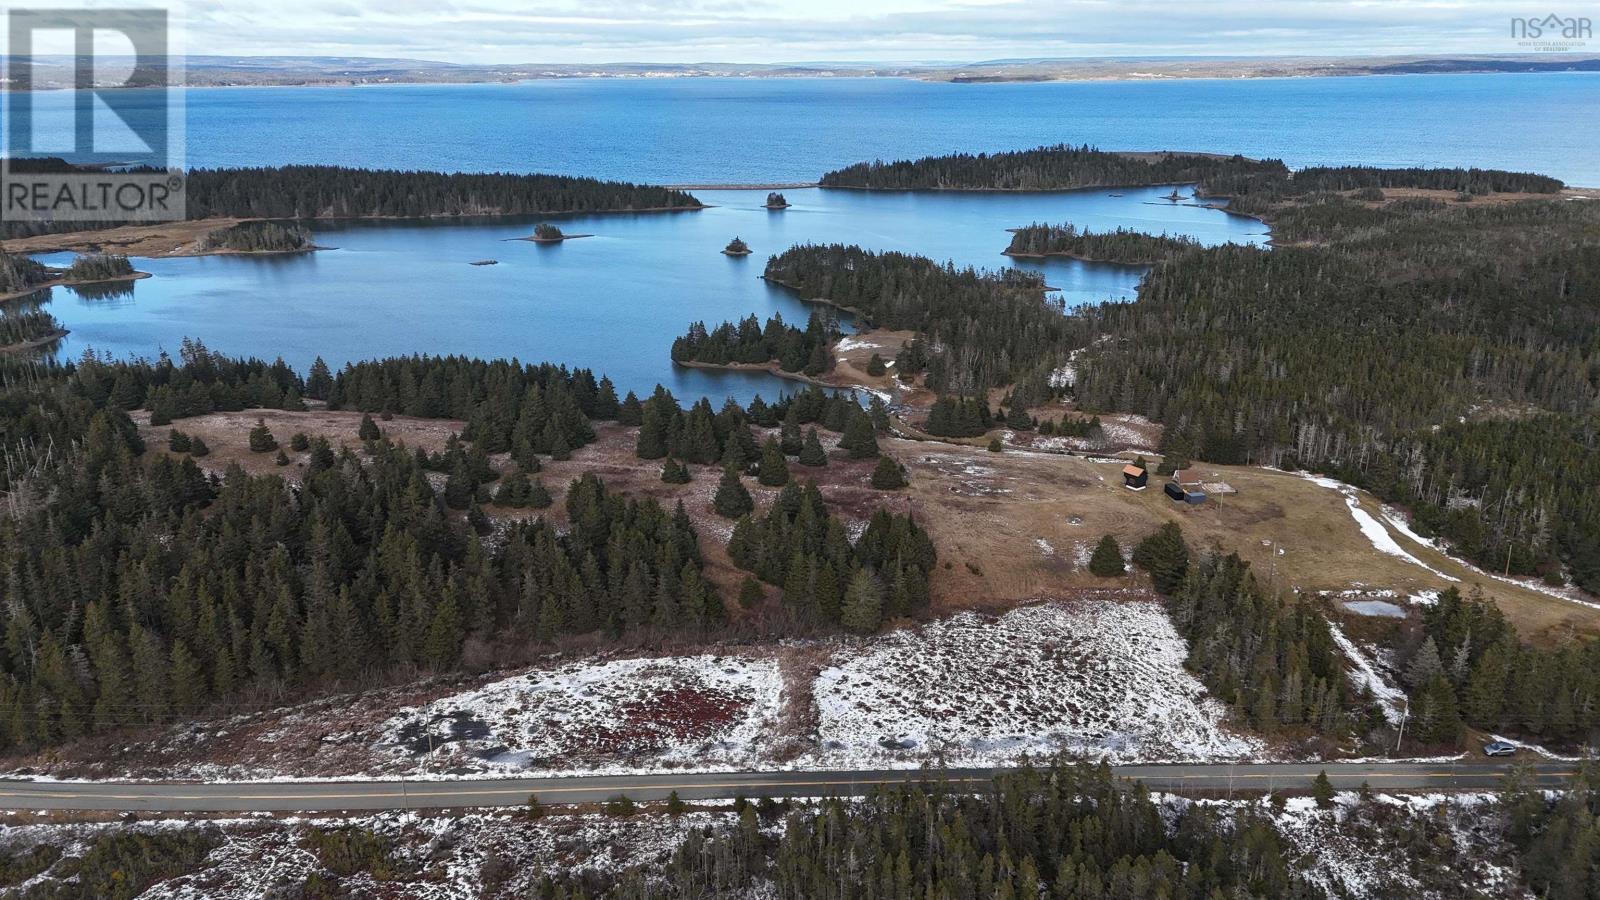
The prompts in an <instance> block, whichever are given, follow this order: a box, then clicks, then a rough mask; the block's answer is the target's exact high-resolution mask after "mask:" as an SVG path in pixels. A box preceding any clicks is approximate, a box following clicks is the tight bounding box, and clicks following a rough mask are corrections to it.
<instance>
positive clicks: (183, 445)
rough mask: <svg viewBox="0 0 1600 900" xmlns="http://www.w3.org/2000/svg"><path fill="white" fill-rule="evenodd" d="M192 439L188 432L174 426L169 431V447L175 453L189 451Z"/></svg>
mask: <svg viewBox="0 0 1600 900" xmlns="http://www.w3.org/2000/svg"><path fill="white" fill-rule="evenodd" d="M189 448H190V440H189V436H188V435H187V434H184V433H183V432H181V431H179V430H178V429H176V428H174V429H172V430H171V431H168V432H167V449H168V450H171V451H172V452H173V453H188V452H189Z"/></svg>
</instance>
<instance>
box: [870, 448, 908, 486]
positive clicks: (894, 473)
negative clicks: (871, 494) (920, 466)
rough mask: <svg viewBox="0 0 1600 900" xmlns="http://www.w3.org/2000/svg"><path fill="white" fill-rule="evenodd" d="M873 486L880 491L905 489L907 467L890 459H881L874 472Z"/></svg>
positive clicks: (885, 457)
mask: <svg viewBox="0 0 1600 900" xmlns="http://www.w3.org/2000/svg"><path fill="white" fill-rule="evenodd" d="M872 486H873V487H875V488H877V489H878V490H880V491H894V490H899V489H900V488H903V487H905V486H906V473H905V467H904V466H902V465H900V464H899V463H897V462H895V461H894V460H893V459H892V458H890V457H887V456H882V457H879V458H878V465H877V466H876V467H874V468H873V470H872Z"/></svg>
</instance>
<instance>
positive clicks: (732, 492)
mask: <svg viewBox="0 0 1600 900" xmlns="http://www.w3.org/2000/svg"><path fill="white" fill-rule="evenodd" d="M711 506H712V508H713V509H715V510H716V511H717V515H719V516H722V517H723V518H724V519H737V518H739V517H740V516H743V515H747V514H749V513H750V512H751V511H752V510H754V509H755V508H756V503H755V500H754V499H752V498H751V497H750V491H748V490H746V489H745V486H744V482H742V481H740V480H739V473H738V471H737V470H735V469H734V468H733V467H732V466H729V467H728V468H725V469H723V470H722V480H721V481H720V482H718V483H717V493H716V495H715V496H713V497H712V498H711Z"/></svg>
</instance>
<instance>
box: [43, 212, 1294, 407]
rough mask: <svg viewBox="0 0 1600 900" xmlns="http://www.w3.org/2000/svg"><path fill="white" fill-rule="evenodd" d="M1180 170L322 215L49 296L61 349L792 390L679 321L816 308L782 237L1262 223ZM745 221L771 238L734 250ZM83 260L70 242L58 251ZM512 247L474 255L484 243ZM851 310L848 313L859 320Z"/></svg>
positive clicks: (912, 245) (700, 389)
mask: <svg viewBox="0 0 1600 900" xmlns="http://www.w3.org/2000/svg"><path fill="white" fill-rule="evenodd" d="M1166 193H1167V190H1166V189H1163V188H1148V189H1143V190H1132V189H1130V190H1118V191H1076V192H1070V193H1054V194H980V195H970V194H875V193H861V192H856V191H825V190H821V189H818V188H808V189H799V190H789V191H786V192H785V194H786V196H787V197H788V199H789V202H790V203H792V204H793V205H792V206H791V207H790V208H789V209H787V210H784V211H781V212H771V211H768V210H766V209H763V208H762V203H763V202H764V201H765V199H766V192H765V191H748V190H746V191H698V192H696V194H697V196H699V197H700V198H701V199H702V200H703V201H704V202H706V203H708V204H712V206H711V208H709V209H704V210H700V211H696V212H679V213H641V214H635V215H594V216H577V217H569V218H564V219H561V220H560V223H561V227H562V228H563V230H565V231H566V232H567V233H568V234H592V235H593V236H592V237H584V238H575V239H572V240H569V241H566V242H565V243H562V244H556V245H544V244H533V243H530V242H527V241H521V240H516V238H519V237H523V236H526V235H528V234H529V233H530V232H531V231H532V228H533V224H534V221H535V220H532V219H522V220H486V221H476V222H471V223H454V222H452V223H440V222H404V223H393V222H385V223H349V224H345V225H342V226H332V227H319V228H318V229H317V230H316V232H315V239H316V241H317V243H318V244H320V245H323V246H326V247H329V248H331V249H328V250H320V251H317V252H315V253H305V254H296V255H292V256H265V257H244V256H206V257H192V258H176V259H141V260H136V265H137V267H138V268H139V269H140V270H141V271H145V272H149V273H151V275H152V277H150V278H147V279H143V280H141V281H136V282H132V283H131V284H124V285H119V286H117V288H116V289H113V290H109V291H108V290H104V289H89V290H82V291H80V290H75V289H72V288H55V289H53V290H52V291H51V293H50V299H49V300H48V302H47V303H46V308H48V309H49V310H50V311H51V312H52V313H53V314H54V315H55V316H56V317H57V318H58V319H60V320H61V321H62V323H63V324H64V325H65V326H66V327H67V328H68V329H69V330H70V332H71V334H69V335H68V337H67V338H66V339H65V340H64V341H62V342H61V344H60V345H59V348H58V349H57V353H58V355H59V356H61V357H63V358H76V357H78V356H80V355H81V354H82V353H83V352H84V351H85V350H93V351H95V352H96V353H110V354H111V355H113V356H116V357H124V356H146V357H153V356H154V355H155V354H156V353H158V352H161V351H166V352H168V353H170V354H173V355H176V353H177V351H178V347H179V345H180V343H181V341H182V339H183V338H184V337H186V336H189V337H198V338H200V339H201V340H203V341H205V343H206V344H207V345H208V346H210V347H212V348H213V349H217V350H221V351H224V352H226V353H229V354H233V355H255V356H261V357H264V358H268V359H271V358H273V357H276V356H280V355H281V356H282V357H283V358H284V359H285V360H287V361H288V362H289V363H290V364H292V365H294V366H296V367H297V368H299V369H301V370H302V371H303V370H304V368H305V367H306V366H308V365H310V363H311V361H312V360H313V359H315V358H316V357H317V356H319V355H320V356H322V357H323V358H324V359H325V360H327V362H328V363H329V364H331V365H334V366H338V365H340V364H342V363H344V362H346V361H352V360H358V359H367V358H373V357H381V356H392V355H399V354H410V353H461V354H467V355H472V356H480V357H486V358H487V357H499V356H506V357H511V356H515V357H518V358H520V359H522V360H525V361H530V362H531V361H543V360H548V361H551V362H558V363H566V364H569V365H574V366H586V367H589V368H593V369H595V370H596V371H599V372H604V373H606V374H609V375H610V376H611V378H612V379H613V380H614V381H616V383H617V385H618V388H619V389H620V390H634V391H637V392H639V393H640V394H641V395H643V394H645V393H646V392H648V391H649V390H651V389H652V388H653V387H654V386H655V385H656V384H657V383H658V382H659V383H662V384H665V385H667V386H668V387H670V388H671V389H672V390H673V391H674V393H676V394H677V395H678V396H679V397H683V398H695V397H699V396H702V395H706V396H711V397H713V398H716V399H719V400H720V398H722V397H724V396H734V397H737V398H739V399H740V400H741V401H748V400H749V398H750V397H751V396H753V395H754V394H755V393H758V392H761V393H764V394H765V395H766V396H767V397H768V398H772V397H774V396H776V394H777V392H778V390H779V389H780V388H782V387H783V386H784V385H785V384H787V383H784V382H778V381H777V380H776V379H774V378H772V377H771V376H767V375H764V374H749V373H722V372H711V371H705V370H700V369H684V368H680V367H676V366H674V365H673V364H672V361H671V359H670V357H669V351H670V349H671V346H672V340H673V338H674V337H676V336H677V335H679V334H682V333H683V332H684V331H685V330H687V328H688V325H689V323H690V322H693V321H695V320H703V321H706V322H707V323H709V324H712V325H714V324H716V323H717V322H720V321H722V320H724V319H737V318H742V317H744V316H746V315H749V314H751V313H755V314H757V315H759V316H761V317H762V318H763V319H764V318H765V317H767V316H769V315H772V314H773V313H781V314H782V315H783V316H784V318H785V319H787V320H789V321H791V322H794V323H796V324H803V323H804V322H805V320H806V317H807V316H808V315H809V313H810V307H808V306H807V305H806V304H805V303H803V302H802V301H801V299H800V298H798V297H796V296H794V295H793V293H792V292H790V291H789V290H787V289H785V288H782V287H777V286H770V285H768V284H767V283H766V282H765V281H763V280H761V279H760V278H759V277H758V276H759V275H760V274H761V271H762V269H763V266H764V264H765V261H766V259H767V257H768V256H769V255H771V254H774V253H778V252H781V251H783V250H785V249H787V248H789V247H791V246H794V245H796V244H803V243H831V242H842V243H852V244H859V245H861V246H864V247H868V248H871V249H877V250H901V251H907V252H914V253H921V254H924V255H927V256H930V257H932V258H934V259H938V260H941V261H943V260H950V261H953V262H955V263H957V264H958V265H963V266H966V265H971V266H977V267H980V268H996V267H999V266H1003V265H1006V264H1008V263H1009V262H1010V260H1009V258H1007V257H1005V256H1003V255H1001V251H1002V250H1004V249H1005V247H1006V245H1007V243H1008V242H1009V241H1010V235H1009V234H1007V233H1006V229H1007V228H1013V227H1016V226H1019V225H1026V224H1028V223H1030V222H1034V221H1050V222H1060V221H1071V222H1076V223H1079V224H1080V225H1082V226H1084V227H1088V228H1092V229H1096V230H1103V229H1110V228H1114V227H1117V226H1123V227H1130V228H1138V229H1140V230H1144V231H1152V232H1158V233H1159V232H1167V233H1172V234H1186V235H1190V236H1192V237H1195V238H1197V239H1199V240H1201V241H1204V242H1205V243H1208V244H1215V243H1220V242H1224V241H1232V242H1236V243H1259V242H1261V241H1263V240H1264V239H1265V238H1266V231H1265V228H1264V226H1263V225H1262V224H1261V223H1260V222H1258V221H1256V220H1254V219H1248V218H1244V217H1242V216H1235V215H1230V214H1227V213H1224V212H1222V211H1219V210H1216V209H1210V208H1206V207H1202V206H1198V205H1193V204H1190V203H1176V204H1175V203H1172V202H1169V201H1168V200H1166V199H1164V198H1163V195H1164V194H1166ZM735 236H738V237H742V238H744V240H745V241H746V242H748V243H749V244H750V245H751V247H752V249H753V250H754V251H755V253H754V254H753V255H751V256H748V257H742V258H732V257H727V256H724V255H723V254H722V252H721V250H722V248H723V247H724V246H725V245H726V244H727V243H728V241H729V240H730V239H731V238H733V237H735ZM41 259H43V260H44V261H46V262H48V263H51V264H64V263H66V262H68V261H70V259H71V254H54V255H48V256H44V257H41ZM489 259H493V260H497V263H496V264H495V265H483V266H480V265H472V263H474V262H478V261H483V260H489ZM1025 265H1027V266H1028V267H1030V268H1035V269H1039V270H1041V271H1043V272H1044V273H1045V276H1046V280H1047V282H1048V283H1049V284H1050V285H1051V287H1053V288H1055V289H1056V291H1055V292H1053V293H1054V296H1057V297H1059V298H1061V299H1062V300H1063V301H1065V302H1066V303H1067V304H1069V305H1077V304H1080V303H1099V302H1103V301H1105V300H1109V299H1132V298H1133V296H1134V291H1135V289H1136V287H1137V285H1138V281H1139V278H1140V277H1141V276H1142V274H1143V270H1142V269H1140V268H1137V267H1129V266H1117V265H1105V264H1091V263H1083V262H1078V261H1075V260H1065V259H1052V260H1046V261H1043V262H1029V263H1025ZM846 324H847V325H848V322H846Z"/></svg>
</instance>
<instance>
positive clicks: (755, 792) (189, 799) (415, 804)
mask: <svg viewBox="0 0 1600 900" xmlns="http://www.w3.org/2000/svg"><path fill="white" fill-rule="evenodd" d="M1509 768H1510V767H1509V765H1507V764H1504V763H1489V762H1478V761H1474V762H1463V763H1456V764H1451V763H1385V762H1377V763H1328V764H1319V763H1312V764H1290V763H1255V764H1244V765H1237V766H1230V765H1152V766H1118V767H1116V768H1115V770H1114V771H1115V772H1116V774H1117V775H1119V776H1121V777H1125V778H1130V779H1137V780H1139V781H1142V782H1144V783H1145V784H1146V785H1149V786H1150V788H1151V789H1152V790H1161V791H1173V792H1179V793H1190V794H1226V793H1228V792H1230V791H1242V792H1250V791H1269V790H1275V789H1279V788H1284V789H1291V790H1293V789H1302V790H1303V789H1305V788H1308V787H1309V786H1310V785H1311V781H1312V779H1314V778H1316V776H1317V773H1318V772H1320V771H1323V770H1327V773H1328V777H1329V779H1331V780H1332V781H1333V784H1334V786H1335V787H1337V788H1341V789H1355V788H1358V787H1360V786H1361V784H1362V783H1363V782H1365V783H1368V784H1370V785H1372V787H1373V789H1374V790H1381V791H1413V792H1415V791H1466V790H1493V789H1495V788H1497V787H1498V786H1499V785H1500V783H1501V779H1502V778H1503V777H1504V776H1505V773H1506V771H1507V770H1508V769H1509ZM1575 768H1576V766H1575V764H1572V763H1561V762H1539V763H1533V764H1532V766H1531V773H1532V775H1533V777H1534V779H1535V781H1536V783H1538V784H1540V785H1543V786H1551V787H1555V786H1559V785H1560V784H1561V783H1563V782H1564V781H1565V780H1566V778H1567V777H1569V776H1571V775H1572V774H1573V772H1574V770H1575ZM996 771H999V770H994V769H953V770H950V771H949V772H947V773H946V774H945V778H946V780H947V781H949V782H951V783H952V784H956V785H967V786H971V787H974V788H976V787H980V786H982V785H983V784H986V783H987V782H988V781H989V779H990V778H991V777H992V776H993V775H994V773H995V772H996ZM923 777H925V773H923V772H921V771H918V770H915V769H913V770H877V771H846V772H731V773H709V774H671V773H669V774H663V775H613V776H604V777H600V776H590V777H575V778H498V779H478V780H457V781H404V782H401V781H323V782H234V783H228V784H189V783H177V782H142V783H141V782H94V783H70V782H34V781H5V780H0V809H61V810H117V811H152V812H205V813H210V812H243V811H256V810H268V811H281V812H331V811H339V810H384V809H426V808H439V807H471V806H516V805H520V804H522V803H525V802H527V799H528V795H530V794H537V795H538V796H539V799H540V800H542V801H543V802H546V803H591V802H599V801H603V800H608V799H611V798H613V797H616V796H618V795H619V794H626V795H628V796H629V797H631V798H633V799H635V800H660V799H664V798H665V797H666V796H667V795H668V794H669V793H671V792H672V791H677V792H678V796H680V797H682V798H683V799H685V800H712V799H729V798H733V797H739V796H743V797H750V798H757V797H818V796H832V795H837V796H851V795H859V794H864V793H867V792H868V791H869V790H871V789H872V788H873V787H874V786H876V785H880V784H893V783H899V782H905V781H915V780H919V779H921V778H923Z"/></svg>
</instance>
